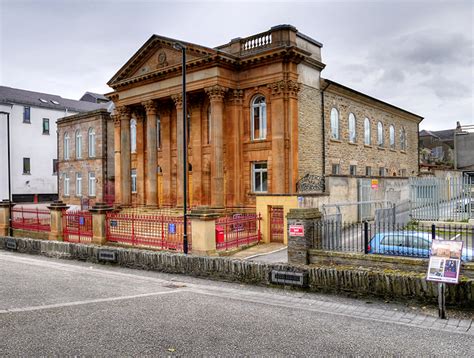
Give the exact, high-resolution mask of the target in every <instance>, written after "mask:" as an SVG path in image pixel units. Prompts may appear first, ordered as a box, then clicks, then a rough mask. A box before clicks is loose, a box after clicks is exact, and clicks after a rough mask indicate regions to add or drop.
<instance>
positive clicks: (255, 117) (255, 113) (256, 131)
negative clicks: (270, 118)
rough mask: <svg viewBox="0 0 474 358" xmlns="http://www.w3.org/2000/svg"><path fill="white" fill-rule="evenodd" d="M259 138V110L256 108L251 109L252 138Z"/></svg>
mask: <svg viewBox="0 0 474 358" xmlns="http://www.w3.org/2000/svg"><path fill="white" fill-rule="evenodd" d="M258 138H260V111H259V109H258V108H254V110H253V139H258Z"/></svg>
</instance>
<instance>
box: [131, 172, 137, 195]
mask: <svg viewBox="0 0 474 358" xmlns="http://www.w3.org/2000/svg"><path fill="white" fill-rule="evenodd" d="M136 192H137V170H136V169H132V193H136Z"/></svg>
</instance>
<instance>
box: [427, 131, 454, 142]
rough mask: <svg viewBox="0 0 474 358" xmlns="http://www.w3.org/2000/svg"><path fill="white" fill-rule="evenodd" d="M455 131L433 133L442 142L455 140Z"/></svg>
mask: <svg viewBox="0 0 474 358" xmlns="http://www.w3.org/2000/svg"><path fill="white" fill-rule="evenodd" d="M454 131H455V130H454V129H445V130H442V131H432V133H433V134H434V135H436V136H437V137H438V138H439V139H441V140H454Z"/></svg>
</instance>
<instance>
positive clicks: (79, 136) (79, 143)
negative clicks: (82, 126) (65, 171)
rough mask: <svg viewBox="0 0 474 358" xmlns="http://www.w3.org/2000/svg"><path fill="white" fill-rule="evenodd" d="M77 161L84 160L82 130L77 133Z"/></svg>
mask: <svg viewBox="0 0 474 358" xmlns="http://www.w3.org/2000/svg"><path fill="white" fill-rule="evenodd" d="M75 149H76V159H81V158H82V133H81V131H80V130H77V131H76V148H75Z"/></svg>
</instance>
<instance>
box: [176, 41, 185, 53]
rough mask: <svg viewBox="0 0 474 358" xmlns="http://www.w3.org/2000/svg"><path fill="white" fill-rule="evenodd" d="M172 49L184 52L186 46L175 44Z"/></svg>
mask: <svg viewBox="0 0 474 358" xmlns="http://www.w3.org/2000/svg"><path fill="white" fill-rule="evenodd" d="M173 48H174V49H175V50H178V51H183V50H186V46H184V45H183V44H182V43H179V42H175V43H174V44H173Z"/></svg>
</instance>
